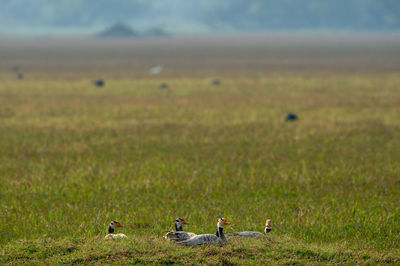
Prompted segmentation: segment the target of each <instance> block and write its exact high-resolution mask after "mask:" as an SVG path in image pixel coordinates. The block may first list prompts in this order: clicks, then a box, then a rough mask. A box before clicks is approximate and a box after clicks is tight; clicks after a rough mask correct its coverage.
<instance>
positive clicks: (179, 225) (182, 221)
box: [175, 218, 189, 231]
mask: <svg viewBox="0 0 400 266" xmlns="http://www.w3.org/2000/svg"><path fill="white" fill-rule="evenodd" d="M184 224H189V223H188V222H186V221H185V219H183V218H177V219H176V220H175V230H176V231H183V225H184Z"/></svg>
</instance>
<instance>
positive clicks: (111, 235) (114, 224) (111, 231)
mask: <svg viewBox="0 0 400 266" xmlns="http://www.w3.org/2000/svg"><path fill="white" fill-rule="evenodd" d="M115 227H124V226H123V225H122V224H121V223H119V222H117V221H115V220H113V221H111V223H110V225H109V226H108V235H106V236H105V237H104V239H117V238H128V237H127V236H126V235H125V234H121V233H120V234H114V231H115Z"/></svg>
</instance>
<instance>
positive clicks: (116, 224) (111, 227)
mask: <svg viewBox="0 0 400 266" xmlns="http://www.w3.org/2000/svg"><path fill="white" fill-rule="evenodd" d="M115 227H124V226H123V224H121V223H120V222H117V221H115V220H113V221H111V223H110V225H109V226H108V233H109V234H113V233H114V231H115Z"/></svg>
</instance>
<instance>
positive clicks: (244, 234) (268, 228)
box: [232, 219, 272, 237]
mask: <svg viewBox="0 0 400 266" xmlns="http://www.w3.org/2000/svg"><path fill="white" fill-rule="evenodd" d="M271 230H272V223H271V220H269V219H268V220H266V221H265V228H264V234H268V233H269V232H271ZM232 235H234V236H242V237H258V236H262V235H263V233H261V232H254V231H244V232H233V233H232Z"/></svg>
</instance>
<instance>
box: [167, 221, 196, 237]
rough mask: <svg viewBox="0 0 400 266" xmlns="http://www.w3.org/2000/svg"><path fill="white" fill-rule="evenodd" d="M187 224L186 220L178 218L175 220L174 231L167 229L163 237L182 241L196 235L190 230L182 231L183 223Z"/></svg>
mask: <svg viewBox="0 0 400 266" xmlns="http://www.w3.org/2000/svg"><path fill="white" fill-rule="evenodd" d="M184 224H188V222H186V221H185V219H183V218H178V219H176V220H175V231H167V232H166V234H165V236H164V239H166V240H169V241H182V240H186V239H189V238H191V237H194V236H196V234H195V233H191V232H184V231H183V225H184Z"/></svg>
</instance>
